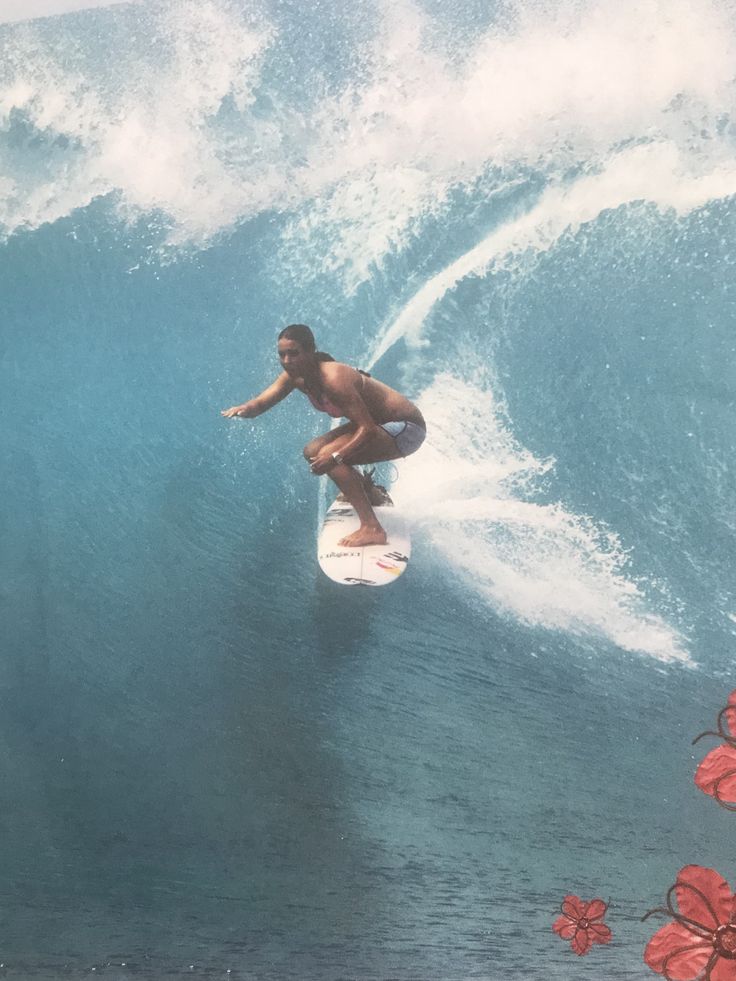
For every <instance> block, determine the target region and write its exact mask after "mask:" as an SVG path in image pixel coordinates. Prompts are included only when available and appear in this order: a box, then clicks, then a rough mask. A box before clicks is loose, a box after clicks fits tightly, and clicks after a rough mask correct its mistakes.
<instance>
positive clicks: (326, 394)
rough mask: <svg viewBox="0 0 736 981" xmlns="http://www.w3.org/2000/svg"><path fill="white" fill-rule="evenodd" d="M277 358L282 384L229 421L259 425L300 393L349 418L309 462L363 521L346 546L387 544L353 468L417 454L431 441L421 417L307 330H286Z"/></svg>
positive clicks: (310, 452)
mask: <svg viewBox="0 0 736 981" xmlns="http://www.w3.org/2000/svg"><path fill="white" fill-rule="evenodd" d="M278 354H279V360H280V361H281V366H282V368H283V369H284V370H283V371H282V373H281V374H280V375H279V377H278V378H277V379H276V381H275V382H274V383H273V384H272V385H269V387H268V388H267V389H266V390H265V391H263V392H261V394H260V395H257V396H256V397H255V398H254V399H251V400H250V401H249V402H244V403H243V405H234V406H233V407H232V408H230V409H225V410H224V411H223V412H222V415H223V416H225V417H226V418H228V419H231V418H233V417H236V416H237V417H240V418H245V419H252V418H253V417H254V416H259V415H261V413H263V412H266V411H267V410H268V409H271V408H273V406H274V405H276V404H277V403H278V402H280V401H281V400H282V399H284V398H286V396H287V395H290V394H291V393H292V392H293V391H294V389H295V388H296V389H299V391H300V392H303V393H304V395H306V397H307V398H308V399H309V401H310V402H311V403H312V405H313V406H314V408H315V409H317V410H318V411H319V412H326V413H327V414H328V415H330V416H333V418H336V419H340V418H345V419H347V420H348V421H347V422H345V423H343V424H342V425H341V426H338V427H337V428H336V429H331V430H330V431H329V432H326V433H323V434H322V435H321V436H317V437H316V439H313V440H311V441H310V442H309V443H307V445H306V446H305V447H304V456H305V457H306V459H307V461H308V462H309V464H310V469H311V471H312V473H313V474H316V475H319V474H324V473H326V474H328V475H329V477H331V479H332V480H334V482H335V483H336V484H337V486H338V487H339V488H340V491H341V492H342V493H343V494H344V496H345V497H346V498H347V500H348V501H349V502H350V504H352V506H353V507H354V508H355V511H356V513H357V515H358V517H359V518H360V527H359V528H358V530H357V531H354V532H353V533H352V534H351V535H347V536H346V537H345V538H343V539H342V540H341V541H340V543H339V544H340V545H347V546H350V545H352V546H360V545H384V544H385V543H386V532H385V531H384V530H383V528H382V527H381V524H380V522H379V520H378V518H377V517H376V513H375V511H374V510H373V506H372V502H371V500H370V499H369V494H368V493H366V485H365V482H364V480H363V479H362V476H361V474H360V473H358V472H357V471H355V470H354V469H353V465H354V464H368V463H380V462H382V461H383V460H396V459H398V458H399V457H404V456H409V454H410V453H413V452H414V451H415V450H418V449H419V447H420V446H421V445H422V443H423V442H424V437H425V435H426V426H425V423H424V418H423V417H422V413H421V412H420V411H419V409H418V408H417V407H416V406H415V405H414V403H413V402H410V401H409V399H408V398H406V397H405V396H404V395H402V394H401V393H400V392H397V391H395V390H394V389H393V388H389V386H388V385H384V384H383V382H380V381H378V380H377V379H376V378H371V376H370V375H367V374H366V373H365V372H364V371H358V370H357V369H355V368H351V367H350V365H347V364H341V363H340V362H339V361H335V359H334V358H333V357H331V356H330V355H329V354H325V353H324V352H323V351H318V350H317V345H316V344H315V340H314V335H313V334H312V331H311V330H310V329H309V327H306V326H305V325H304V324H291V325H290V326H289V327H285V328H284V329H283V330H282V331H281V333H280V334H279V337H278ZM373 503H376V502H375V501H373Z"/></svg>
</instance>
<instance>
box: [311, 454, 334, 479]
mask: <svg viewBox="0 0 736 981" xmlns="http://www.w3.org/2000/svg"><path fill="white" fill-rule="evenodd" d="M334 466H335V461H334V460H333V459H332V453H330V451H329V450H320V451H319V453H318V454H317V456H312V457H310V458H309V469H310V470H311V471H312V473H313V474H315V476H320V475H321V474H323V473H327V471H328V470H331V469H332V468H333V467H334Z"/></svg>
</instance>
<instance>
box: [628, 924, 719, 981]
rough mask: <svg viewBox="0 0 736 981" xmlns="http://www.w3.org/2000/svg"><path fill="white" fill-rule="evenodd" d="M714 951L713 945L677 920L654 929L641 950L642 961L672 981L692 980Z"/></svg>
mask: <svg viewBox="0 0 736 981" xmlns="http://www.w3.org/2000/svg"><path fill="white" fill-rule="evenodd" d="M712 953H713V945H712V944H711V943H710V942H709V941H707V940H705V941H704V940H702V939H701V938H700V937H697V936H696V935H695V934H694V933H691V932H690V930H688V929H687V928H686V927H684V926H681V925H680V924H679V923H668V924H667V925H666V926H663V927H662V929H661V930H657V932H656V933H655V934H654V936H653V937H652V939H651V940H650V941H649V943H648V944H647V946H646V948H645V950H644V963H645V964H646V965H647V967H651V969H652V970H653V971H656V972H657V974H664V971H665V967H666V970H667V977H669V978H671V979H672V981H692V979H693V978H696V977H697V976H698V974H699V973H700V972H701V971H702V970H703V968H704V967H705V965H706V964H707V963H708V959H709V958H710V955H711V954H712Z"/></svg>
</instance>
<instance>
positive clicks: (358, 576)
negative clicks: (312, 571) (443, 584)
mask: <svg viewBox="0 0 736 981" xmlns="http://www.w3.org/2000/svg"><path fill="white" fill-rule="evenodd" d="M374 510H375V512H376V517H377V518H378V520H379V521H380V522H381V524H382V525H383V527H384V528H385V529H386V534H387V536H388V541H387V543H386V544H385V545H365V546H363V547H362V548H347V547H346V546H344V545H338V544H337V543H338V542H339V541H340V539H341V538H344V537H345V535H349V534H350V532H351V531H357V529H358V527H359V525H360V521H359V520H358V515H357V514H356V513H355V510H354V509H353V507H352V506H351V505H350V504H348V503H347V502H346V501H341V500H339V499H338V500H336V501H334V503H333V504H332V506H331V507H330V509H329V510H328V511H327V514H326V515H325V520H324V522H323V524H322V530H321V531H320V534H319V541H318V543H317V558H318V559H319V564H320V568H321V569H322V571H323V572H324V573H325V574H326V575H328V576H329V577H330V579H333V580H334V581H335V582H339V583H342V584H343V585H345V586H386V585H387V584H388V583H390V582H395V581H396V580H397V579H398V578H399V576H400V575H401V574H402V573H403V572H404V571H405V569H406V567H407V565H408V564H409V556H410V555H411V539H410V538H409V530H408V527H407V523H406V521H405V520H404V518H403V517H402V515H401V512H400V511H399V510H398V509H397V508H395V507H394V506H393V505H391V506H381V507H376V508H375V509H374Z"/></svg>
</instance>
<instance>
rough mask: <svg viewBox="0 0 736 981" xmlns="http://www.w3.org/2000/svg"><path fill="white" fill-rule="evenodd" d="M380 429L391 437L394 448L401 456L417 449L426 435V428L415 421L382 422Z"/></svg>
mask: <svg viewBox="0 0 736 981" xmlns="http://www.w3.org/2000/svg"><path fill="white" fill-rule="evenodd" d="M381 429H385V430H386V432H387V433H388V434H389V436H392V437H393V440H394V442H395V443H396V449H397V450H398V451H399V453H400V454H401V455H402V456H409V454H410V453H414V452H415V451H416V450H418V449H419V447H420V446H421V445H422V443H423V442H424V438H425V436H426V435H427V430H426V429H423V428H422V427H421V426H417V424H416V423H415V422H384V423H383V425H382V426H381Z"/></svg>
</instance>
